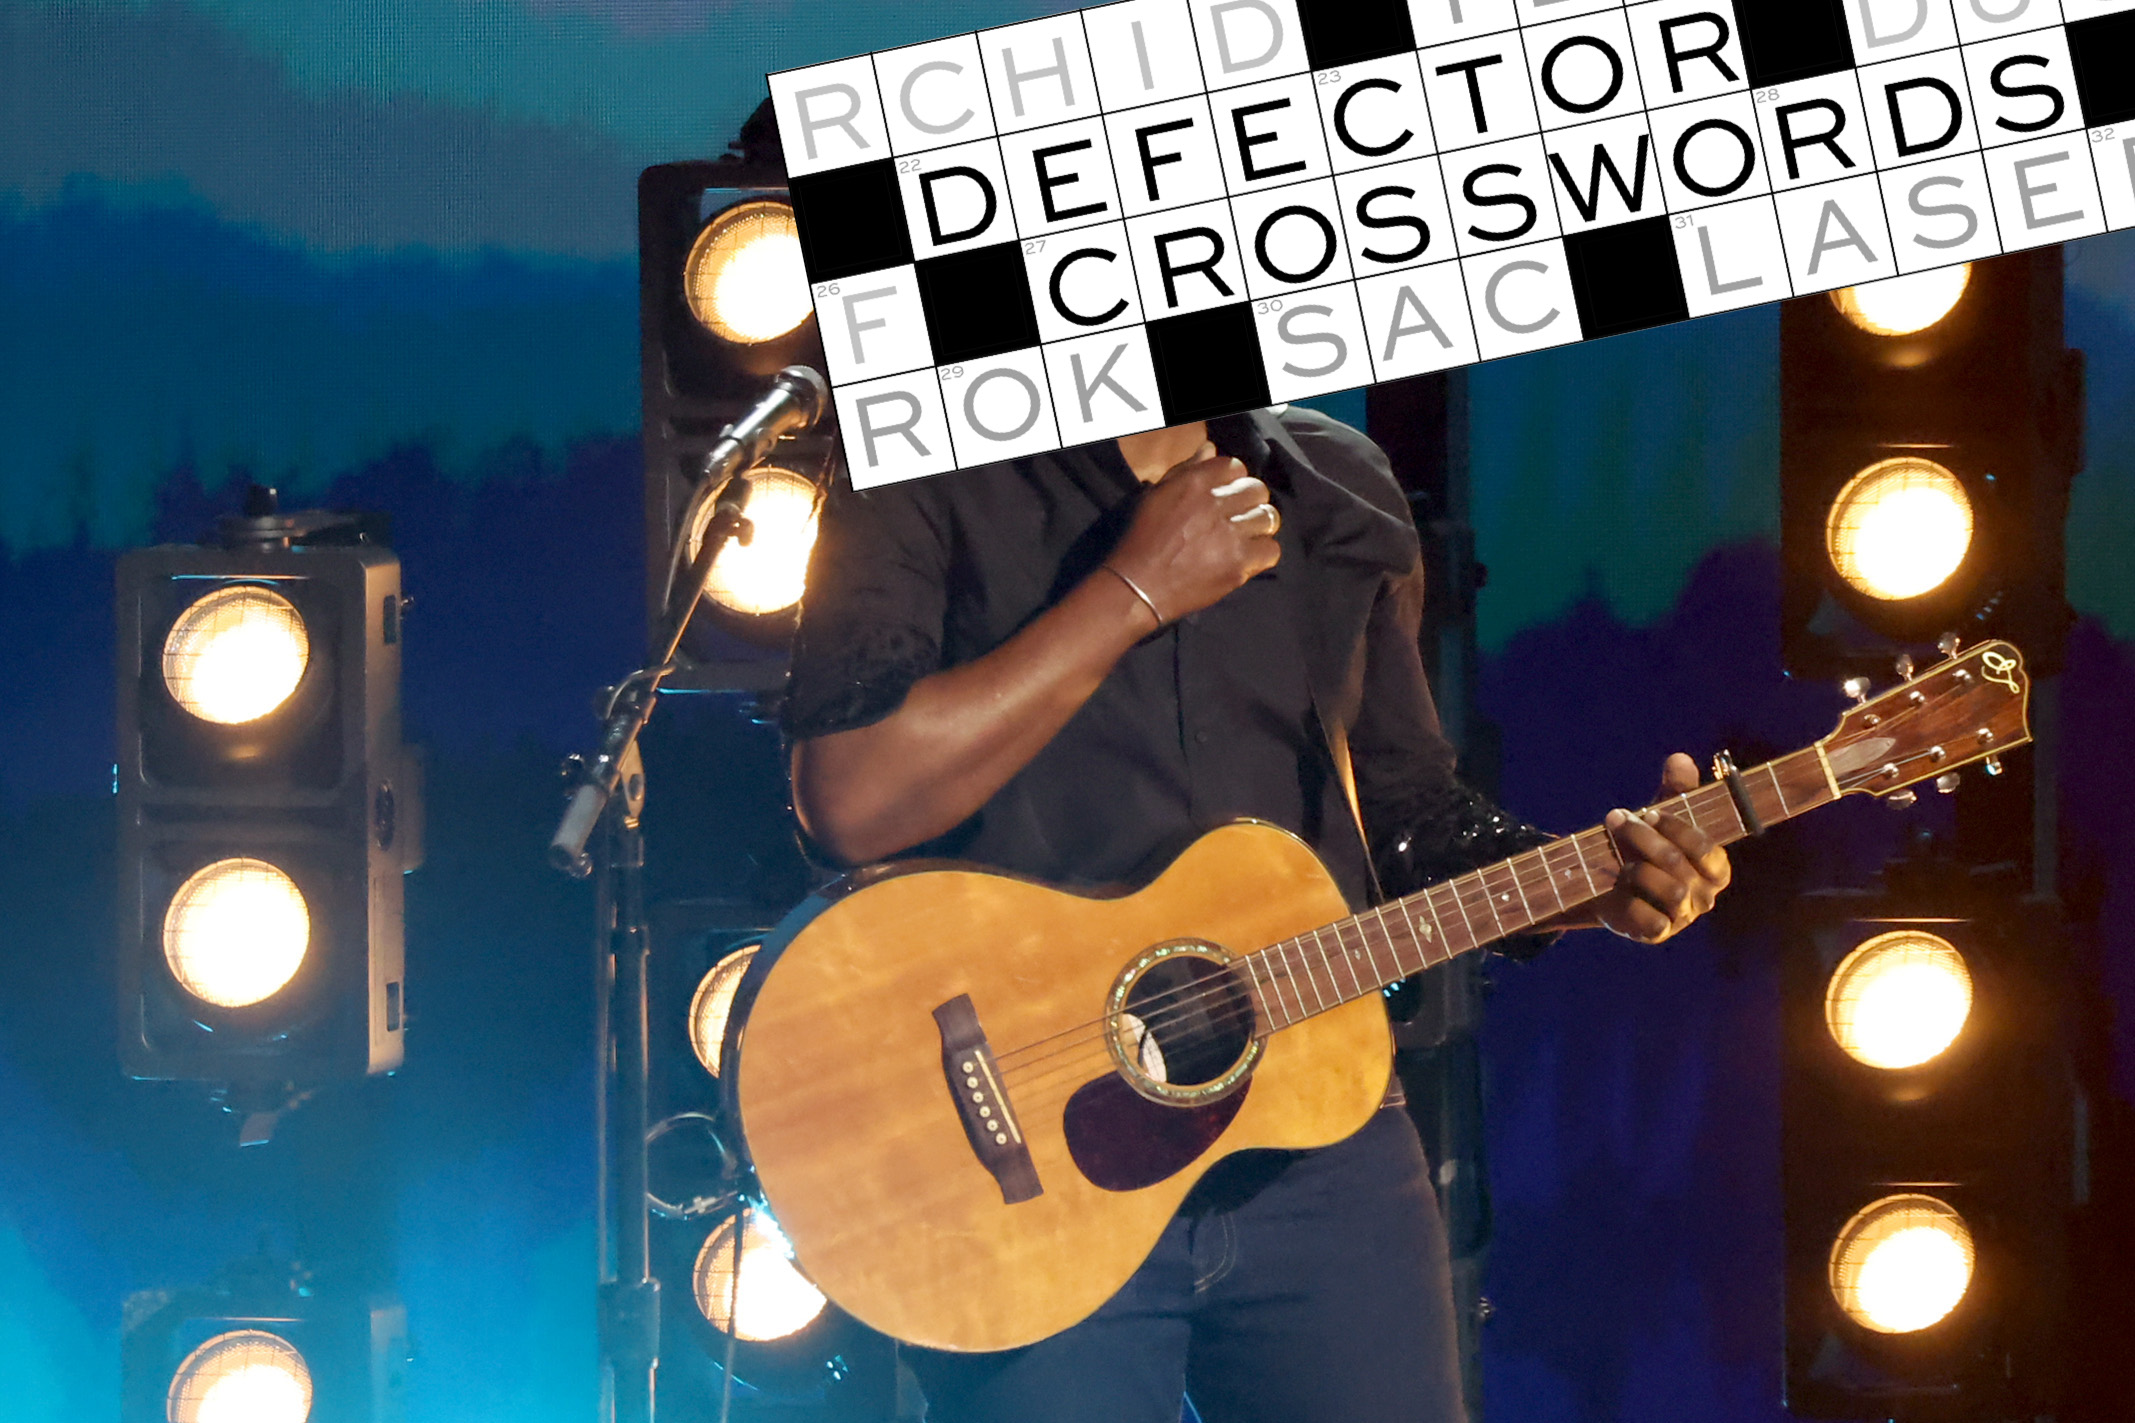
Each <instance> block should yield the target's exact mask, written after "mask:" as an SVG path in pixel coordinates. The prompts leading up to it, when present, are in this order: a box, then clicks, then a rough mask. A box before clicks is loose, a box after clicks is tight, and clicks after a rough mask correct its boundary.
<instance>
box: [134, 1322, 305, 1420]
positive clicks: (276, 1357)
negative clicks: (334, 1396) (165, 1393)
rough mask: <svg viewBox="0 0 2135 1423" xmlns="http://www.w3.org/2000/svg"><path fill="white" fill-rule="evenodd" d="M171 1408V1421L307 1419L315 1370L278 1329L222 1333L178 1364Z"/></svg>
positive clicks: (172, 1382)
mask: <svg viewBox="0 0 2135 1423" xmlns="http://www.w3.org/2000/svg"><path fill="white" fill-rule="evenodd" d="M165 1411H166V1413H167V1414H168V1416H169V1419H170V1423H304V1420H306V1419H307V1418H309V1417H311V1369H310V1368H309V1367H308V1366H306V1364H305V1362H304V1355H303V1354H302V1353H301V1352H300V1351H299V1350H298V1349H297V1347H296V1345H294V1344H292V1343H290V1342H289V1341H288V1340H287V1339H284V1338H282V1337H281V1336H280V1335H278V1334H269V1333H268V1332H267V1331H266V1330H264V1329H236V1330H232V1331H231V1332H229V1333H227V1334H218V1335H216V1336H215V1337H214V1338H213V1339H210V1340H208V1342H207V1343H205V1344H202V1345H201V1346H200V1347H199V1348H197V1349H195V1350H194V1351H193V1352H192V1353H190V1354H188V1355H187V1356H186V1358H185V1362H184V1363H182V1364H180V1365H179V1366H178V1372H177V1374H176V1375H175V1376H174V1377H173V1378H172V1379H171V1387H170V1399H169V1403H168V1405H167V1407H166V1410H165Z"/></svg>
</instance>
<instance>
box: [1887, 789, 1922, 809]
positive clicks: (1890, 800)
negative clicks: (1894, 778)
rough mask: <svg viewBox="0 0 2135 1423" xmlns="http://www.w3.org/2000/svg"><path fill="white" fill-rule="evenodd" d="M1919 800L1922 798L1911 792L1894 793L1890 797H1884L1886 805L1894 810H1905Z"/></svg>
mask: <svg viewBox="0 0 2135 1423" xmlns="http://www.w3.org/2000/svg"><path fill="white" fill-rule="evenodd" d="M1918 799H1920V797H1919V796H1917V795H1915V794H1913V792H1912V791H1911V790H1902V791H1892V792H1891V793H1890V794H1889V795H1887V796H1885V797H1883V801H1884V803H1885V804H1886V805H1888V806H1889V807H1890V808H1891V809H1892V810H1903V809H1905V807H1907V806H1909V805H1911V804H1912V803H1913V802H1914V801H1916V800H1918Z"/></svg>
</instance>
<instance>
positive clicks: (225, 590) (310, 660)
mask: <svg viewBox="0 0 2135 1423" xmlns="http://www.w3.org/2000/svg"><path fill="white" fill-rule="evenodd" d="M381 537H382V526H381V525H380V524H379V523H378V521H376V520H373V519H370V518H369V517H368V516H359V515H345V514H329V513H324V512H318V511H312V512H306V513H301V514H288V515H284V514H281V513H279V512H278V511H277V510H276V508H275V505H274V501H273V499H272V491H266V490H255V491H254V494H253V496H252V497H251V498H250V500H249V501H248V504H247V511H246V513H245V515H243V516H242V517H232V518H228V519H225V520H223V521H222V524H221V525H220V527H219V528H218V530H217V532H216V535H215V540H214V542H212V543H208V544H203V545H175V544H172V545H164V546H161V547H158V548H151V549H137V550H134V551H132V552H130V553H128V554H126V555H125V556H124V557H122V558H121V559H120V560H119V567H118V587H117V604H118V623H119V626H118V684H119V705H118V718H117V721H118V734H119V747H118V757H117V760H118V809H119V822H120V831H121V834H120V848H121V879H120V886H121V888H120V906H121V914H122V927H121V949H120V955H119V994H120V1000H119V1001H120V1024H121V1043H120V1060H121V1062H122V1063H123V1065H124V1067H125V1069H126V1070H127V1071H128V1072H129V1073H130V1074H132V1075H133V1076H135V1077H140V1078H150V1079H161V1080H190V1081H198V1082H206V1083H210V1084H214V1085H215V1086H216V1087H217V1089H218V1090H221V1091H223V1092H225V1093H226V1096H225V1100H226V1101H227V1102H228V1103H229V1104H230V1105H231V1107H232V1108H233V1110H236V1111H238V1112H240V1113H241V1114H242V1115H243V1116H245V1118H246V1119H247V1121H248V1124H249V1125H248V1128H247V1134H246V1136H245V1138H244V1139H246V1140H258V1139H259V1138H258V1137H257V1136H255V1135H252V1134H251V1133H252V1131H253V1130H254V1128H257V1129H259V1130H266V1129H269V1128H271V1125H272V1122H273V1120H274V1118H275V1116H276V1115H277V1114H278V1113H279V1111H280V1110H282V1109H283V1108H284V1107H285V1106H286V1105H287V1104H288V1103H290V1102H293V1101H296V1100H299V1099H301V1097H302V1096H304V1095H305V1094H306V1093H308V1092H309V1091H310V1090H311V1089H313V1088H316V1087H318V1086H321V1085H323V1084H325V1083H327V1082H330V1081H334V1080H337V1079H341V1078H346V1077H358V1076H363V1075H366V1074H369V1073H378V1072H389V1071H391V1070H393V1069H394V1068H396V1067H398V1066H399V1065H400V1062H401V1060H402V1056H403V1050H402V1033H403V1028H404V1019H405V1013H404V1010H403V1009H404V1005H403V1001H402V989H403V981H402V961H403V946H402V927H401V914H402V909H401V905H402V892H401V876H402V875H403V874H404V873H405V872H406V871H408V870H411V869H413V868H415V867H416V866H417V865H418V864H419V863H420V862H421V853H422V852H421V842H422V837H421V823H422V819H421V804H422V797H421V786H420V768H419V763H418V762H417V761H416V760H415V759H414V758H413V757H411V756H410V755H409V754H408V752H407V748H405V747H404V746H403V745H402V744H401V740H400V654H401V647H400V634H401V613H402V599H401V592H400V564H399V560H397V559H396V558H395V557H394V556H393V555H392V553H391V552H390V551H388V550H387V549H385V548H383V547H381V546H380V542H381Z"/></svg>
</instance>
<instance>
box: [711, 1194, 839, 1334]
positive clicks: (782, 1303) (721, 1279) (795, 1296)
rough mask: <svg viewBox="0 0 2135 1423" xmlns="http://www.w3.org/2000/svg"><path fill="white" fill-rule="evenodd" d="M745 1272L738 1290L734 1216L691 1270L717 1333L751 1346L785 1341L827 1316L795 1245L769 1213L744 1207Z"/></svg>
mask: <svg viewBox="0 0 2135 1423" xmlns="http://www.w3.org/2000/svg"><path fill="white" fill-rule="evenodd" d="M739 1220H740V1222H741V1226H740V1228H741V1269H740V1282H739V1287H738V1288H737V1287H736V1281H735V1268H734V1231H735V1229H736V1217H734V1216H728V1217H727V1218H726V1219H725V1220H723V1221H721V1222H720V1223H719V1227H718V1229H716V1230H714V1231H713V1232H712V1233H711V1234H710V1235H709V1236H707V1237H706V1238H705V1241H704V1246H703V1248H702V1249H700V1250H699V1251H698V1252H697V1264H696V1268H695V1269H694V1270H693V1271H691V1288H692V1293H693V1294H694V1295H695V1297H696V1301H697V1309H698V1311H699V1312H700V1313H702V1314H703V1315H704V1317H705V1318H706V1319H707V1320H709V1321H710V1322H711V1325H712V1327H713V1328H714V1329H717V1330H719V1331H720V1332H721V1333H730V1334H732V1335H734V1337H735V1338H737V1339H743V1340H747V1341H749V1342H751V1343H759V1344H761V1343H767V1342H769V1341H771V1340H773V1339H783V1338H785V1337H787V1336H788V1335H790V1334H797V1333H799V1332H800V1331H801V1330H802V1329H805V1328H806V1327H807V1326H808V1324H809V1323H810V1321H812V1320H814V1318H815V1317H816V1316H817V1315H819V1314H821V1313H822V1312H823V1307H824V1304H825V1301H824V1298H823V1292H822V1291H821V1290H819V1289H817V1288H816V1287H815V1286H814V1285H812V1284H810V1283H808V1279H807V1277H806V1276H804V1275H802V1274H801V1272H800V1271H799V1270H798V1269H797V1268H795V1266H794V1263H793V1246H792V1245H791V1244H790V1243H788V1241H787V1240H786V1236H785V1232H783V1231H781V1230H780V1229H779V1228H778V1222H777V1221H775V1220H773V1219H772V1218H771V1215H770V1213H769V1212H768V1211H764V1210H761V1209H759V1208H756V1207H753V1206H751V1207H747V1208H744V1209H743V1210H742V1211H741V1213H740V1216H739Z"/></svg>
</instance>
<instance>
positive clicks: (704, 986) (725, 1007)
mask: <svg viewBox="0 0 2135 1423" xmlns="http://www.w3.org/2000/svg"><path fill="white" fill-rule="evenodd" d="M756 949H757V946H756V945H755V944H745V945H743V946H742V947H741V948H738V949H736V950H734V951H733V952H732V953H730V954H728V955H726V956H725V957H724V958H722V959H720V960H719V962H718V963H716V964H713V965H712V968H711V971H710V972H708V973H706V974H705V975H704V977H703V979H702V980H700V981H699V982H698V984H697V991H696V992H695V993H694V994H692V995H691V997H690V1004H689V1045H690V1051H691V1052H693V1053H695V1054H696V1058H697V1062H698V1063H699V1065H701V1066H702V1067H703V1068H704V1070H705V1071H706V1072H708V1073H710V1074H711V1075H712V1076H714V1077H717V1076H718V1075H719V1066H720V1061H721V1058H722V1055H723V1054H724V1053H725V1051H726V1033H727V1022H728V1019H729V1018H730V1016H731V1015H732V1013H733V1011H734V994H735V992H736V991H737V990H738V989H740V987H741V977H742V975H743V974H744V973H747V972H748V969H749V964H750V963H751V962H752V961H753V960H754V959H755V958H756Z"/></svg>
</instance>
